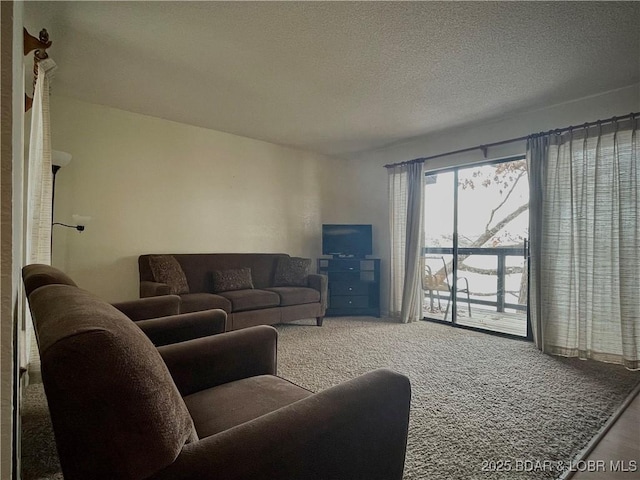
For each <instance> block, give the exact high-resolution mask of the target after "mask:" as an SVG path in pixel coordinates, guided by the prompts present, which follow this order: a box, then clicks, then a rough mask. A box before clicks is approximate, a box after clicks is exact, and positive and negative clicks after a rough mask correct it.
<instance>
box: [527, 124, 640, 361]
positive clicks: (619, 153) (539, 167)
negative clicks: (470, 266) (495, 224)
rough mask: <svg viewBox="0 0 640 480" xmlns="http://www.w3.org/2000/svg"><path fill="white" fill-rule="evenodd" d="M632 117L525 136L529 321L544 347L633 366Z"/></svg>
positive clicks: (638, 235) (637, 267)
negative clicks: (558, 132)
mask: <svg viewBox="0 0 640 480" xmlns="http://www.w3.org/2000/svg"><path fill="white" fill-rule="evenodd" d="M637 123H638V120H634V121H631V122H624V123H621V124H618V123H616V122H614V123H613V124H611V125H608V126H606V128H605V127H603V126H601V127H597V128H595V129H591V130H582V129H581V130H578V131H570V132H568V133H567V134H564V135H555V134H552V135H546V136H539V137H537V138H532V139H530V140H529V142H528V145H527V157H528V162H529V166H530V175H529V177H530V182H531V183H530V191H531V216H530V218H531V220H530V222H531V225H530V227H531V228H530V232H531V233H530V235H531V289H530V308H531V320H532V322H531V323H532V329H533V334H534V339H535V341H536V345H537V346H538V348H540V349H542V350H543V351H544V352H547V353H550V354H556V355H563V356H572V357H580V358H585V359H587V358H591V359H595V360H600V361H606V362H615V363H621V364H623V365H625V366H626V367H627V368H630V369H638V368H639V367H640V363H639V358H640V288H638V279H639V278H640V204H639V201H640V198H639V196H638V188H639V186H640V173H639V170H638V163H637V162H638V157H639V156H640V147H639V145H638V141H637Z"/></svg>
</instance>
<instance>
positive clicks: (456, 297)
mask: <svg viewBox="0 0 640 480" xmlns="http://www.w3.org/2000/svg"><path fill="white" fill-rule="evenodd" d="M425 181H426V186H425V225H426V227H425V249H424V255H423V268H422V273H423V290H424V295H425V297H424V301H423V305H424V316H425V318H428V319H435V320H441V321H447V322H452V323H455V324H458V325H464V326H467V327H472V328H478V329H483V330H490V331H494V332H500V333H505V334H510V335H515V336H521V337H524V336H527V292H528V272H527V240H528V223H529V216H528V211H529V190H528V178H527V168H526V161H525V160H524V158H516V159H511V160H509V161H503V162H499V163H490V164H484V165H478V166H473V167H464V168H462V167H461V168H456V169H453V170H450V171H447V172H438V173H434V174H430V175H427V176H426V179H425Z"/></svg>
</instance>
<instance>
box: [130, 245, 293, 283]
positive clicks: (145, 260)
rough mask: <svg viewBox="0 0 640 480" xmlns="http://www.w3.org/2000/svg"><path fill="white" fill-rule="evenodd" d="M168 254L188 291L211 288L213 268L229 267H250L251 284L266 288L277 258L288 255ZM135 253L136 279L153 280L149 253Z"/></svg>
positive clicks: (226, 268) (271, 280) (229, 268)
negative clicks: (137, 270)
mask: <svg viewBox="0 0 640 480" xmlns="http://www.w3.org/2000/svg"><path fill="white" fill-rule="evenodd" d="M167 255H172V256H173V257H174V258H175V259H176V260H177V261H178V263H179V264H180V266H181V267H182V270H183V271H184V274H185V276H186V277H187V283H188V284H189V292H191V293H203V292H212V291H213V275H212V272H213V271H215V270H231V269H237V268H246V267H249V268H250V269H251V277H252V279H253V286H254V287H255V288H267V287H270V286H272V285H273V279H274V276H275V273H276V266H277V265H278V259H279V258H281V257H288V255H287V254H285V253H176V254H167ZM150 256H151V255H140V257H138V268H139V271H140V281H154V278H153V273H152V272H151V267H150V266H149V257H150Z"/></svg>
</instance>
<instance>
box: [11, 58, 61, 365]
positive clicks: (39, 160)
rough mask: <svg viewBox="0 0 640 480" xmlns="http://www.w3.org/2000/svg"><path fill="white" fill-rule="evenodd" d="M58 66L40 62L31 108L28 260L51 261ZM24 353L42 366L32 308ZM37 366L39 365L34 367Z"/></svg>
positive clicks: (26, 358) (29, 360) (24, 359)
mask: <svg viewBox="0 0 640 480" xmlns="http://www.w3.org/2000/svg"><path fill="white" fill-rule="evenodd" d="M55 69H56V65H55V62H53V60H51V59H46V60H41V61H40V62H38V78H37V81H36V84H35V87H34V92H33V104H32V107H31V134H30V137H29V157H28V168H27V178H28V183H27V198H28V201H27V221H26V234H25V257H26V262H27V263H45V264H50V263H51V228H52V225H51V223H52V208H53V206H52V197H53V172H52V170H51V128H50V124H49V82H50V78H51V77H52V75H53V72H54V71H55ZM25 316H26V318H25V335H24V342H25V343H24V354H23V357H22V358H21V359H20V362H21V364H26V366H27V368H29V369H30V370H33V369H39V363H40V355H39V353H38V349H37V348H35V347H34V346H35V345H36V337H35V331H34V329H33V323H32V321H31V314H30V312H29V309H26V311H25ZM34 366H37V367H34Z"/></svg>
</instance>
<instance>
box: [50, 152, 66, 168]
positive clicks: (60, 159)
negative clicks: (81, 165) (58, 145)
mask: <svg viewBox="0 0 640 480" xmlns="http://www.w3.org/2000/svg"><path fill="white" fill-rule="evenodd" d="M70 162H71V154H70V153H67V152H61V151H60V150H52V151H51V165H55V166H57V167H66V166H67V165H69V163H70Z"/></svg>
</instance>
